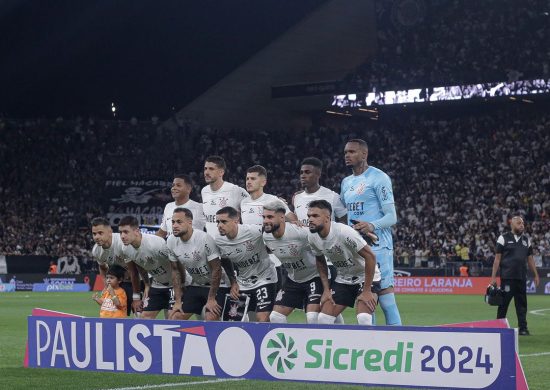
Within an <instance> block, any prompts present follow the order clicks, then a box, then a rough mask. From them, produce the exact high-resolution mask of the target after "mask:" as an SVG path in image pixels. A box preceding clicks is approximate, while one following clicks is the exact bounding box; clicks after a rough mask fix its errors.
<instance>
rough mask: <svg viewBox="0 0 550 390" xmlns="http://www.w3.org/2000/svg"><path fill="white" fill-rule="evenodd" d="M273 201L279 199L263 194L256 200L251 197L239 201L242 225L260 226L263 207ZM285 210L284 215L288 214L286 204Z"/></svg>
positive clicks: (262, 221) (262, 220) (288, 210)
mask: <svg viewBox="0 0 550 390" xmlns="http://www.w3.org/2000/svg"><path fill="white" fill-rule="evenodd" d="M274 200H280V199H279V198H277V197H276V196H275V195H271V194H263V195H262V196H260V197H259V198H258V199H252V198H251V197H248V198H245V199H243V200H242V201H241V221H242V223H243V224H245V225H262V224H263V223H264V219H263V215H264V205H265V204H267V203H269V202H273V201H274ZM283 203H284V202H283ZM285 209H286V212H285V214H288V213H290V209H289V208H288V206H287V205H286V204H285Z"/></svg>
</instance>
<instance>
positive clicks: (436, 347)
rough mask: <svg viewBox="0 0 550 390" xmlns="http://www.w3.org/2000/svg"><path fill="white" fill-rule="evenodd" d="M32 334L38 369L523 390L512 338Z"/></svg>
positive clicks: (129, 324) (492, 333) (107, 330)
mask: <svg viewBox="0 0 550 390" xmlns="http://www.w3.org/2000/svg"><path fill="white" fill-rule="evenodd" d="M28 325H29V327H28V336H29V337H28V341H29V344H28V345H29V366H30V367H40V368H64V369H71V370H91V371H110V372H132V373H136V372H140V373H148V374H174V375H193V376H215V377H218V378H248V379H263V380H279V379H280V380H297V381H315V382H334V383H349V384H352V383H355V384H371V385H397V386H411V387H423V388H426V387H436V388H468V389H481V388H486V389H503V388H514V386H515V350H514V331H513V330H512V329H487V328H481V329H473V328H435V327H383V326H379V327H363V326H348V325H344V326H321V325H294V324H257V323H239V324H236V323H228V322H201V321H181V322H179V321H166V320H134V319H120V320H119V319H99V318H58V317H33V316H31V317H29V320H28ZM460 386H461V387H460Z"/></svg>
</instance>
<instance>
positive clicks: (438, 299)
mask: <svg viewBox="0 0 550 390" xmlns="http://www.w3.org/2000/svg"><path fill="white" fill-rule="evenodd" d="M528 302H529V310H530V311H531V310H540V309H547V310H546V311H541V312H540V315H534V314H531V313H529V314H528V316H527V321H528V323H529V329H530V331H531V336H523V337H520V339H519V353H520V356H521V361H522V364H523V367H524V369H525V372H526V376H527V382H528V383H529V387H530V389H532V390H539V389H540V390H543V389H549V388H550V370H548V367H550V354H549V353H550V297H547V296H530V297H529V298H528ZM398 303H399V308H400V311H401V316H402V318H403V322H404V323H405V324H407V325H438V324H445V323H455V322H466V321H477V320H486V319H493V318H494V317H495V315H496V308H492V307H490V306H488V305H486V304H485V303H484V302H483V300H482V297H480V296H466V295H455V296H448V295H400V296H399V297H398ZM35 307H41V308H44V309H50V310H57V311H64V312H68V313H73V314H79V315H84V316H90V317H93V316H97V315H98V312H99V307H98V305H97V304H96V303H95V302H93V301H92V300H91V293H25V292H17V293H5V294H0V330H1V332H0V374H1V375H0V383H1V387H2V388H3V389H9V390H16V389H29V388H37V389H41V390H42V389H60V388H63V389H75V388H76V389H79V390H85V389H110V388H123V387H139V386H147V385H154V384H159V385H160V384H164V385H166V384H181V385H174V386H169V387H161V388H168V389H178V388H182V389H186V388H189V387H190V386H189V384H190V383H189V382H194V381H197V382H203V381H210V380H213V378H208V377H185V376H172V375H170V376H166V375H165V376H163V375H144V374H121V373H113V374H111V373H105V372H82V371H80V372H79V371H68V370H53V369H26V368H23V355H24V350H25V340H26V337H27V316H28V315H30V313H31V310H32V309H33V308H35ZM509 314H510V318H509V321H510V324H511V326H512V327H516V326H517V319H516V316H515V311H514V307H513V305H511V307H510V312H509ZM377 316H378V319H379V320H380V321H379V322H383V315H382V314H381V312H380V311H377ZM344 317H345V320H346V323H348V324H352V323H356V320H355V315H354V312H353V311H351V310H347V311H346V312H345V313H344ZM291 322H297V323H299V322H304V315H303V313H302V312H296V313H294V314H293V315H292V317H291ZM536 354H540V355H536ZM522 355H525V356H522ZM186 384H187V385H186ZM194 387H195V388H198V389H201V390H202V389H223V390H231V389H238V390H247V389H250V390H252V389H254V390H264V389H266V390H267V389H269V390H271V389H275V390H276V389H293V390H294V389H298V390H299V389H312V390H313V389H316V388H317V389H318V388H319V387H321V388H322V389H323V390H325V389H326V390H329V389H331V390H332V389H334V390H336V389H353V388H355V389H360V388H364V387H361V386H345V385H328V384H327V385H320V384H304V383H295V382H264V381H252V380H243V381H235V382H231V381H230V382H227V381H224V382H220V383H202V384H197V386H194ZM381 389H388V387H384V388H381Z"/></svg>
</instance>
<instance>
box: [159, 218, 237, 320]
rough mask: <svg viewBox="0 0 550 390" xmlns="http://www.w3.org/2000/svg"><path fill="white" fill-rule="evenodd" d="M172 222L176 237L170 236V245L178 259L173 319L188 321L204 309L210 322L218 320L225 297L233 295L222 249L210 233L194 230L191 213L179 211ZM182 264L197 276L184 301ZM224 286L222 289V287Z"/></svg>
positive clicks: (169, 247)
mask: <svg viewBox="0 0 550 390" xmlns="http://www.w3.org/2000/svg"><path fill="white" fill-rule="evenodd" d="M171 221H172V226H173V230H172V231H173V235H172V236H170V237H168V240H167V243H166V244H167V246H168V249H170V251H172V253H173V254H174V256H175V257H176V258H177V260H178V261H177V262H173V263H172V284H173V286H174V292H175V294H174V295H175V303H174V306H173V308H172V317H171V319H175V320H187V319H189V318H190V317H191V316H192V315H193V314H196V315H201V314H202V310H203V307H204V308H205V319H206V320H207V321H214V320H218V319H219V317H220V314H221V309H222V305H223V303H224V299H225V294H226V293H228V292H229V288H228V287H227V284H226V283H225V281H224V280H223V279H222V268H221V262H220V254H219V251H218V247H217V246H216V244H215V243H214V239H213V238H212V237H210V236H209V235H208V234H206V233H205V232H203V231H201V230H198V229H193V214H192V213H191V210H189V209H186V208H182V207H178V208H176V209H175V210H174V214H173V215H172V217H171ZM182 265H183V267H185V270H187V271H188V272H189V273H190V274H191V276H192V277H193V282H192V283H191V285H190V286H188V287H187V288H186V289H185V291H184V294H183V298H182V289H181V283H178V281H181V280H183V279H184V278H185V271H184V270H183V269H182V267H181V266H182ZM174 276H176V277H174ZM220 283H222V286H223V287H222V288H219V287H220Z"/></svg>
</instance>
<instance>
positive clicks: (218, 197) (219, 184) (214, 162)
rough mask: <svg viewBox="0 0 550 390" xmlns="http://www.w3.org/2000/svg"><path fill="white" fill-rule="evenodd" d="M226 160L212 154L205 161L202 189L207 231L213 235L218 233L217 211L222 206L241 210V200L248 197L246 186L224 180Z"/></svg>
mask: <svg viewBox="0 0 550 390" xmlns="http://www.w3.org/2000/svg"><path fill="white" fill-rule="evenodd" d="M224 174H225V160H224V159H223V157H220V156H210V157H207V158H206V161H205V163H204V180H205V181H206V184H207V185H206V186H204V187H203V189H202V191H201V195H202V205H203V211H204V216H205V217H206V232H207V233H208V234H210V235H211V236H212V237H216V236H217V235H218V228H217V224H216V212H217V211H218V210H219V209H221V208H222V207H227V206H229V207H233V208H234V209H237V210H239V211H240V209H241V201H242V200H243V199H245V198H248V196H249V195H248V193H247V192H246V190H245V189H244V188H241V187H239V186H237V185H235V184H232V183H228V182H225V181H223V175H224Z"/></svg>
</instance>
